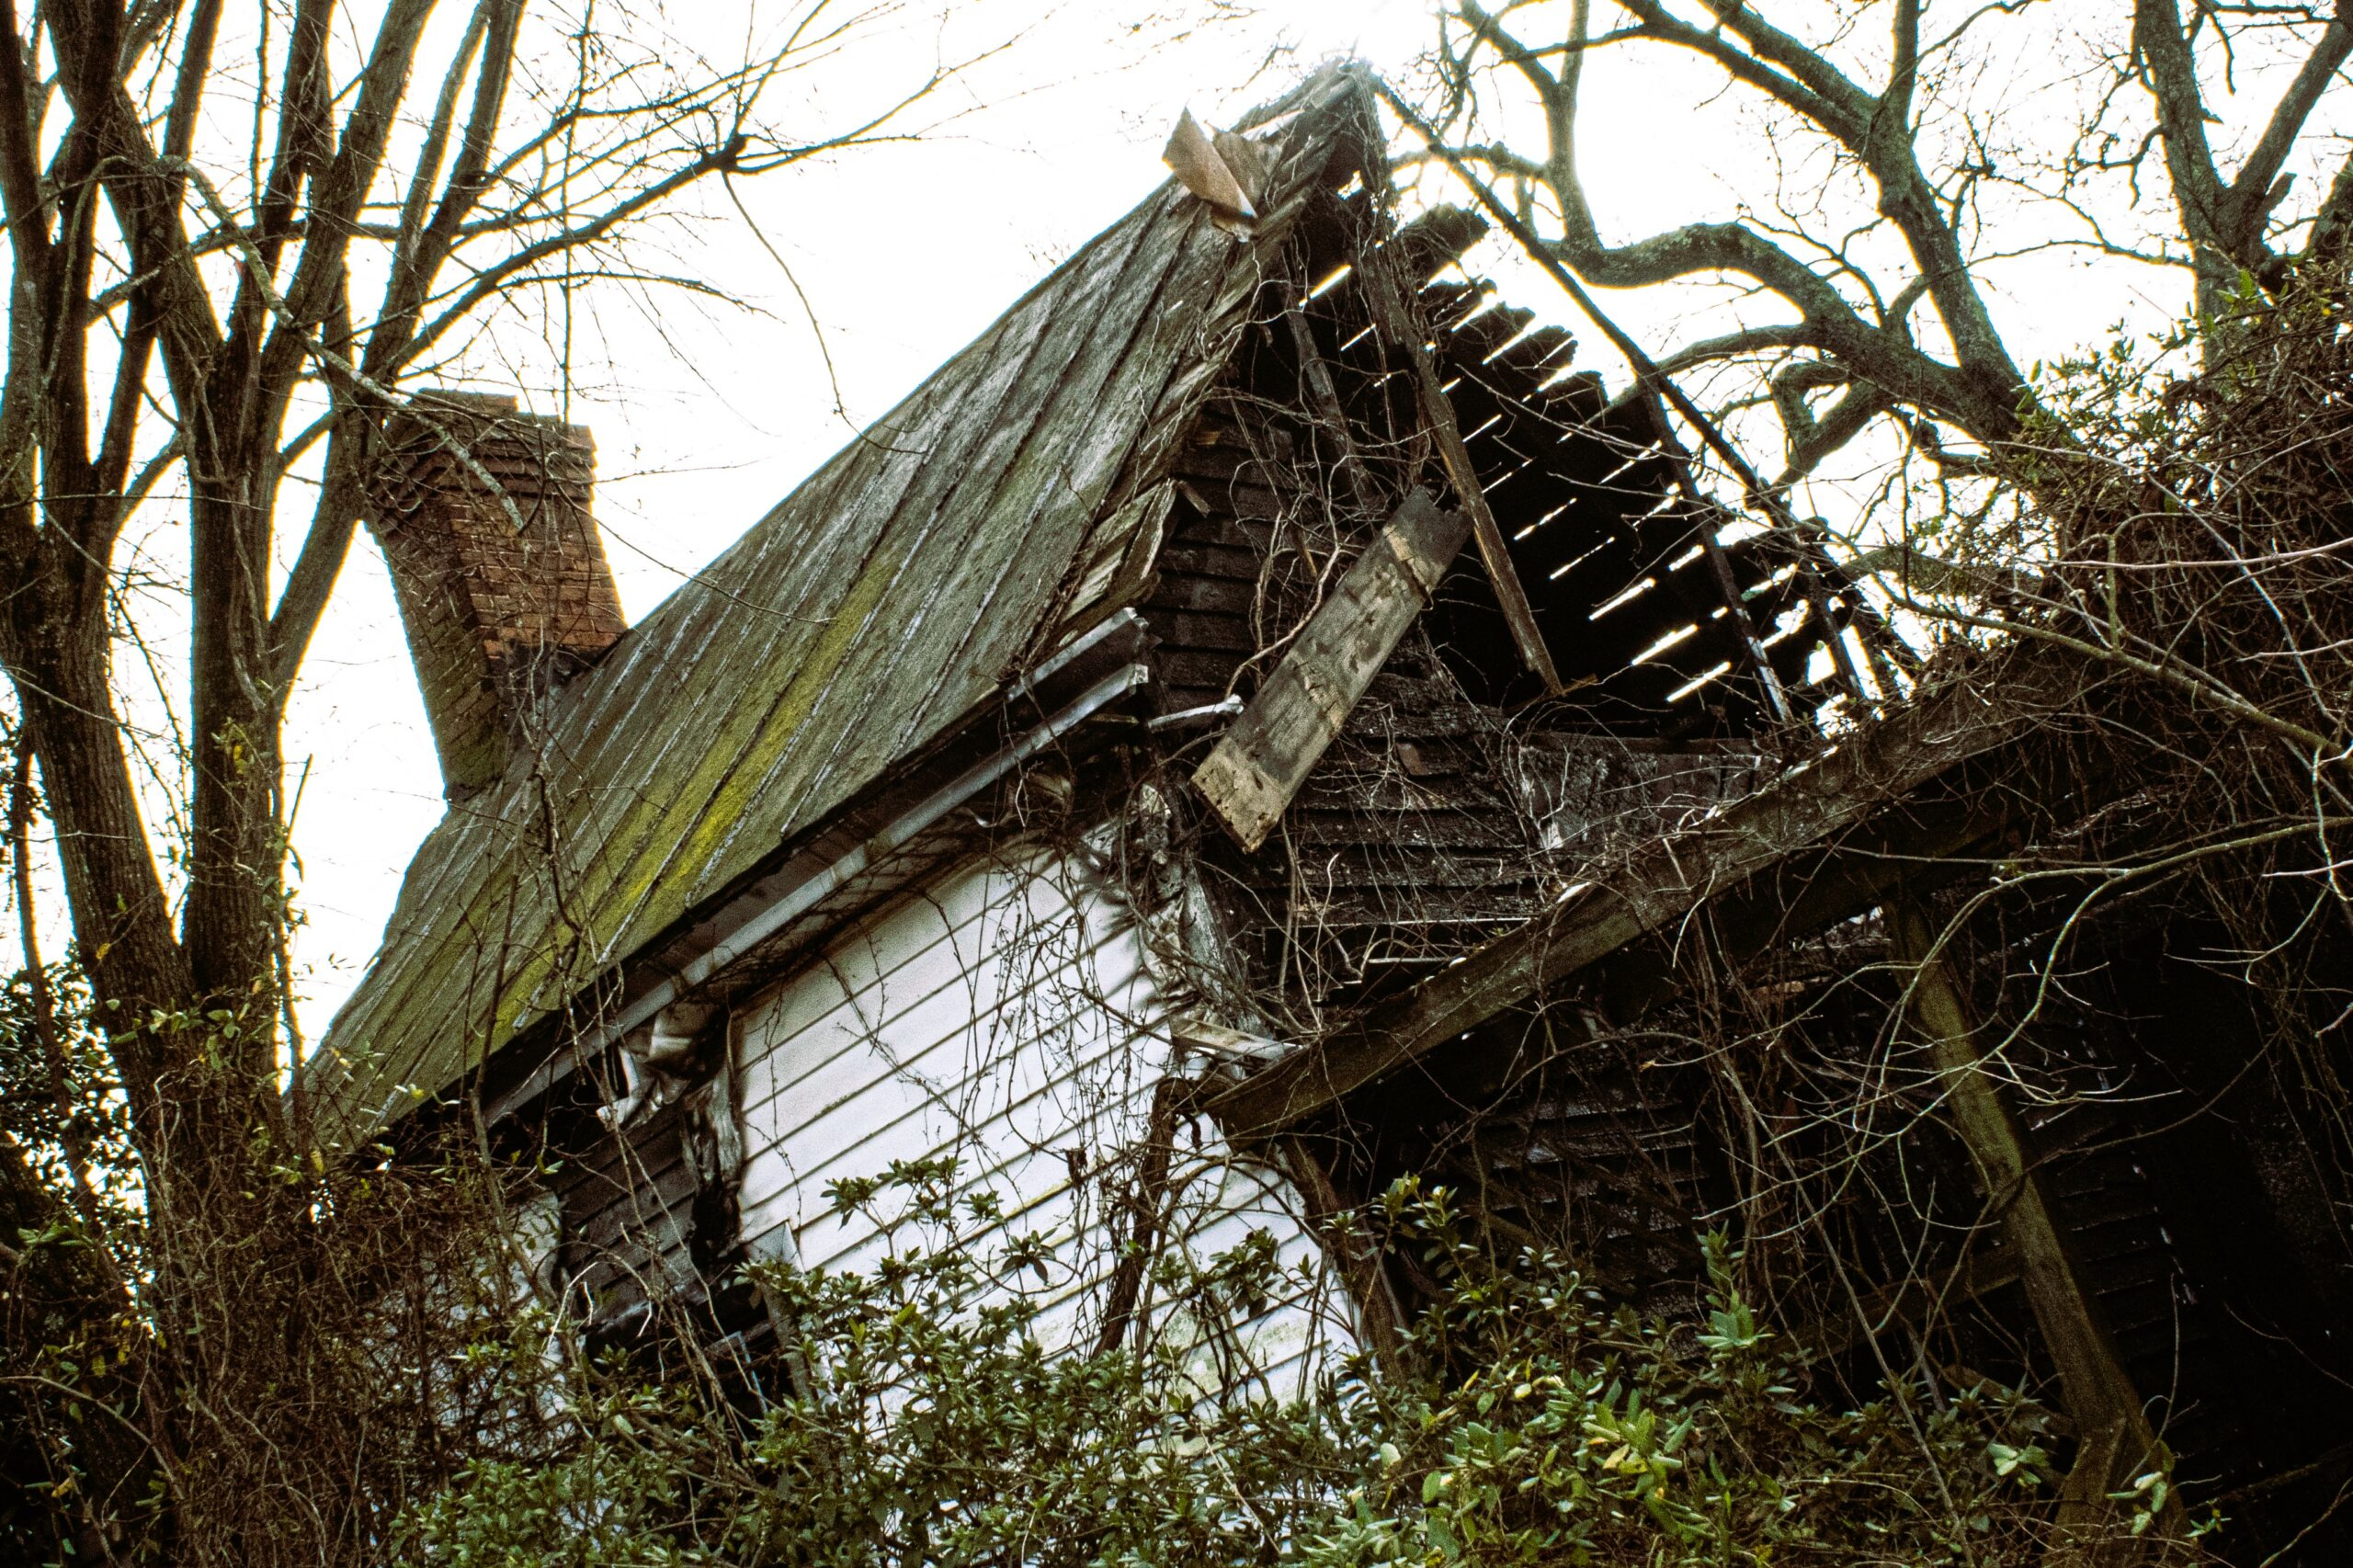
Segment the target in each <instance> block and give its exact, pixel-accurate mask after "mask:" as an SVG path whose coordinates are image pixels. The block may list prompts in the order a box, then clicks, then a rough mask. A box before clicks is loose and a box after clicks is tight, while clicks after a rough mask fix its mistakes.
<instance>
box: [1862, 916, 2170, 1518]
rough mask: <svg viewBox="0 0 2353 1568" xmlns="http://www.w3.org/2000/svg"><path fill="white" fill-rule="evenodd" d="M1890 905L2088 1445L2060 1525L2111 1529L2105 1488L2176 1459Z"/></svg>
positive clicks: (1931, 939)
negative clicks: (2153, 1421) (2152, 1422)
mask: <svg viewBox="0 0 2353 1568" xmlns="http://www.w3.org/2000/svg"><path fill="white" fill-rule="evenodd" d="M1884 908H1885V913H1886V916H1887V930H1888V951H1889V956H1890V957H1891V958H1893V960H1895V962H1896V963H1897V964H1898V965H1900V966H1902V967H1903V968H1905V969H1909V970H1910V971H1912V990H1911V1013H1912V1019H1913V1022H1914V1024H1915V1026H1916V1027H1917V1028H1918V1029H1919V1031H1920V1033H1921V1034H1922V1035H1923V1036H1924V1037H1925V1038H1926V1039H1927V1043H1928V1050H1929V1055H1930V1059H1931V1060H1932V1061H1933V1062H1935V1064H1936V1068H1937V1073H1938V1078H1939V1080H1940V1083H1941V1086H1942V1088H1943V1090H1944V1096H1945V1104H1946V1106H1947V1107H1948V1108H1949V1111H1950V1113H1951V1117H1952V1123H1953V1127H1954V1130H1955V1131H1958V1132H1959V1133H1960V1134H1961V1142H1963V1143H1965V1144H1967V1145H1968V1147H1969V1153H1970V1157H1971V1158H1972V1160H1974V1161H1975V1162H1976V1165H1977V1170H1978V1175H1979V1176H1980V1178H1981V1179H1982V1180H1983V1181H1984V1185H1985V1191H1986V1195H1987V1197H1988V1199H1990V1200H1991V1201H1992V1202H1993V1203H1995V1205H1996V1206H1997V1207H1999V1208H2000V1210H2001V1211H2002V1226H2003V1231H2004V1233H2005V1236H2006V1240H2007V1242H2008V1244H2009V1251H2010V1253H2011V1255H2012V1256H2015V1257H2016V1258H2017V1259H2018V1278H2019V1281H2020V1282H2021V1283H2022V1284H2023V1285H2024V1286H2025V1287H2026V1295H2027V1301H2028V1304H2029V1306H2031V1307H2032V1309H2033V1311H2034V1321H2035V1325H2036V1326H2037V1327H2038V1328H2040V1330H2041V1332H2042V1342H2043V1344H2044V1346H2046V1347H2048V1348H2049V1350H2050V1352H2051V1359H2052V1362H2053V1363H2054V1364H2055V1365H2056V1366H2057V1368H2058V1370H2059V1386H2060V1392H2061V1395H2062V1397H2063V1399H2064V1400H2065V1401H2066V1404H2067V1415H2068V1417H2069V1418H2070V1419H2071V1420H2073V1421H2074V1422H2075V1432H2076V1436H2077V1440H2078V1442H2079V1443H2080V1445H2081V1446H2080V1448H2079V1449H2078V1451H2077V1453H2076V1458H2075V1470H2074V1471H2073V1472H2071V1473H2070V1474H2069V1475H2068V1477H2067V1481H2066V1484H2065V1485H2064V1487H2063V1489H2062V1492H2061V1494H2060V1512H2059V1523H2060V1527H2061V1529H2062V1531H2063V1533H2064V1534H2066V1535H2069V1536H2074V1537H2079V1538H2080V1537H2082V1536H2085V1535H2095V1536H2097V1535H2104V1534H2106V1533H2107V1530H2106V1528H2105V1527H2106V1526H2107V1525H2108V1522H2109V1519H2110V1518H2111V1517H2112V1515H2113V1514H2114V1512H2115V1509H2116V1507H2117V1505H2116V1504H2115V1503H2114V1502H2112V1501H2111V1500H2110V1497H2109V1494H2111V1493H2116V1492H2121V1491H2124V1490H2127V1489H2129V1488H2130V1487H2131V1484H2132V1481H2133V1478H2134V1477H2136V1476H2138V1475H2142V1474H2144V1473H2146V1472H2148V1471H2170V1470H2171V1468H2172V1467H2171V1463H2170V1460H2169V1458H2168V1456H2167V1455H2166V1453H2165V1446H2164V1445H2163V1444H2162V1443H2161V1442H2160V1441H2159V1440H2158V1437H2157V1435H2156V1432H2155V1431H2154V1428H2152V1427H2151V1426H2150V1425H2149V1416H2148V1412H2147V1411H2146V1410H2145V1409H2144V1408H2143V1405H2142V1403H2141V1395H2140V1392H2139V1391H2138V1390H2137V1389H2135V1388H2134V1387H2133V1386H2132V1379H2131V1375H2130V1374H2129V1373H2127V1372H2126V1370H2125V1369H2124V1363H2123V1360H2122V1358H2120V1356H2119V1355H2118V1353H2117V1349H2116V1344H2115V1341H2114V1340H2113V1339H2111V1338H2110V1337H2109V1332H2108V1325H2107V1324H2105V1323H2104V1322H2102V1321H2101V1318H2100V1313H2099V1307H2098V1303H2097V1301H2095V1300H2094V1299H2093V1297H2092V1294H2091V1292H2090V1290H2088V1289H2086V1286H2085V1284H2084V1279H2083V1271H2082V1267H2081V1265H2080V1264H2079V1263H2078V1262H2077V1261H2076V1259H2075V1255H2074V1249H2073V1247H2072V1246H2071V1245H2070V1244H2069V1242H2068V1238H2067V1235H2066V1233H2065V1231H2064V1230H2063V1228H2062V1226H2061V1224H2060V1222H2059V1219H2058V1216H2057V1215H2056V1214H2055V1213H2054V1212H2053V1211H2052V1205H2051V1199H2050V1195H2049V1193H2048V1192H2047V1191H2046V1190H2045V1188H2044V1186H2043V1181H2042V1177H2041V1176H2040V1173H2039V1172H2038V1171H2037V1170H2036V1169H2035V1167H2034V1165H2033V1164H2032V1162H2031V1161H2030V1160H2029V1157H2028V1154H2027V1149H2026V1143H2025V1141H2024V1139H2023V1138H2021V1137H2020V1135H2019V1131H2018V1121H2017V1119H2016V1118H2015V1117H2013V1116H2012V1115H2011V1114H2010V1108H2009V1106H2008V1104H2007V1103H2006V1101H2005V1100H2004V1098H2003V1096H2002V1093H2001V1090H2000V1088H1999V1087H1998V1086H1997V1085H1996V1083H1995V1078H1994V1076H1993V1074H1989V1073H1988V1072H1987V1071H1986V1070H1985V1066H1984V1060H1983V1058H1981V1057H1980V1056H1979V1054H1978V1051H1977V1046H1976V1042H1975V1035H1976V1032H1977V1031H1976V1028H1975V1026H1974V1025H1973V1024H1972V1021H1971V1018H1970V1017H1969V1011H1968V1004H1967V1003H1966V1002H1965V1001H1963V999H1962V997H1961V991H1960V988H1959V987H1958V986H1957V985H1956V984H1955V983H1954V982H1953V978H1952V975H1951V972H1950V971H1949V970H1948V969H1947V967H1946V965H1945V963H1944V960H1942V959H1941V958H1940V957H1939V956H1938V954H1937V951H1936V932H1935V927H1934V926H1933V925H1931V923H1930V922H1929V919H1928V917H1927V912H1926V911H1924V910H1923V909H1922V908H1921V907H1920V905H1919V904H1917V903H1914V902H1911V901H1909V900H1906V899H1900V898H1899V899H1893V900H1890V901H1889V902H1888V903H1887V904H1886V905H1885V906H1884ZM2168 1480H2170V1478H2169V1477H2168ZM2164 1516H2165V1517H2164V1518H2163V1523H2164V1525H2165V1529H2164V1530H2163V1531H2162V1532H2161V1533H2162V1534H2163V1535H2165V1536H2168V1537H2173V1538H2176V1539H2178V1537H2179V1536H2180V1533H2181V1525H2182V1523H2183V1519H2182V1510H2181V1505H2180V1502H2179V1500H2178V1499H2177V1498H2176V1497H2173V1496H2171V1495H2168V1497H2167V1501H2166V1506H2165V1510H2164ZM2149 1544H2150V1546H2151V1547H2152V1548H2154V1546H2155V1544H2156V1543H2155V1542H2154V1541H2153V1542H2151V1543H2149ZM2091 1555H2093V1556H2094V1557H2096V1558H2097V1560H2099V1561H2103V1562H2131V1561H2141V1560H2143V1557H2144V1556H2146V1555H2153V1553H2147V1554H2143V1553H2137V1552H2134V1551H2129V1550H2120V1551H2095V1552H2094V1553H2092V1554H2091ZM2062 1560H2067V1561H2072V1560H2073V1559H2072V1558H2071V1557H2070V1558H2063V1559H2062Z"/></svg>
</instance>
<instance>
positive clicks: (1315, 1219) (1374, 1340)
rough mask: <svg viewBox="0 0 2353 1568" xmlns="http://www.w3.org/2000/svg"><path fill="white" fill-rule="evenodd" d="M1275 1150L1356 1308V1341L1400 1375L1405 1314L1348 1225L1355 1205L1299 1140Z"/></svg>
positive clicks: (1375, 1257) (1374, 1257)
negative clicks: (1287, 1169) (1280, 1156)
mask: <svg viewBox="0 0 2353 1568" xmlns="http://www.w3.org/2000/svg"><path fill="white" fill-rule="evenodd" d="M1276 1147H1277V1149H1278V1150H1279V1153H1281V1155H1282V1158H1283V1163H1284V1165H1286V1166H1287V1167H1288V1168H1289V1170H1290V1178H1291V1183H1292V1185H1293V1186H1294V1187H1297V1188H1298V1189H1299V1195H1300V1199H1301V1200H1302V1203H1303V1204H1304V1206H1305V1207H1306V1210H1307V1222H1308V1226H1309V1228H1310V1229H1312V1230H1313V1232H1314V1233H1315V1235H1316V1237H1317V1239H1318V1240H1319V1241H1321V1242H1322V1244H1323V1246H1324V1256H1325V1257H1326V1258H1328V1259H1330V1260H1331V1263H1332V1267H1333V1268H1334V1270H1335V1271H1336V1273H1338V1275H1339V1276H1340V1283H1341V1284H1342V1285H1343V1286H1345V1287H1346V1288H1347V1292H1348V1297H1349V1300H1350V1301H1351V1302H1352V1303H1353V1304H1354V1305H1355V1307H1356V1318H1357V1335H1358V1341H1359V1342H1360V1343H1361V1344H1362V1346H1363V1347H1364V1350H1365V1352H1366V1354H1368V1355H1370V1357H1371V1358H1373V1359H1374V1360H1375V1361H1376V1362H1378V1363H1379V1364H1380V1365H1381V1366H1383V1367H1385V1368H1388V1369H1392V1370H1398V1369H1402V1368H1403V1366H1404V1358H1405V1355H1406V1344H1405V1309H1404V1307H1403V1306H1402V1305H1400V1304H1399V1302H1398V1301H1397V1292H1396V1290H1394V1289H1393V1288H1392V1286H1391V1285H1390V1283H1389V1271H1388V1270H1387V1269H1386V1268H1385V1267H1382V1266H1381V1254H1380V1251H1379V1250H1378V1249H1377V1248H1374V1247H1371V1246H1370V1245H1368V1244H1367V1243H1366V1240H1365V1238H1364V1237H1363V1236H1361V1235H1359V1234H1358V1233H1356V1232H1355V1231H1354V1229H1353V1228H1352V1227H1351V1226H1350V1225H1349V1224H1348V1221H1347V1216H1348V1215H1349V1214H1350V1213H1351V1212H1352V1211H1353V1210H1355V1209H1356V1207H1357V1206H1356V1205H1355V1204H1352V1203H1350V1202H1348V1201H1347V1199H1346V1198H1345V1197H1344V1196H1343V1195H1342V1194H1341V1192H1340V1189H1339V1187H1337V1185H1336V1184H1335V1183H1334V1181H1333V1180H1332V1173H1331V1171H1330V1170H1329V1169H1327V1168H1326V1167H1325V1165H1324V1161H1323V1159H1322V1157H1321V1156H1319V1155H1318V1154H1317V1153H1315V1151H1314V1150H1313V1148H1311V1147H1310V1146H1309V1145H1308V1142H1307V1141H1306V1140H1305V1139H1303V1138H1283V1139H1279V1140H1278V1141H1277V1143H1276Z"/></svg>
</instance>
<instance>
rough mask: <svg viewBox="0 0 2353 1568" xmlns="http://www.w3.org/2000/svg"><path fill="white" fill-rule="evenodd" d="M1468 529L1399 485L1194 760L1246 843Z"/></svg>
mask: <svg viewBox="0 0 2353 1568" xmlns="http://www.w3.org/2000/svg"><path fill="white" fill-rule="evenodd" d="M1469 532H1470V523H1469V520H1468V519H1467V518H1465V517H1463V516H1462V515H1461V513H1460V512H1441V511H1439V510H1438V504H1437V503H1436V502H1434V501H1432V500H1431V499H1430V497H1429V495H1428V494H1427V492H1425V491H1420V490H1416V491H1415V492H1413V493H1412V494H1409V495H1407V496H1406V497H1405V500H1404V505H1402V506H1399V507H1398V508H1397V510H1396V512H1395V513H1394V514H1393V515H1392V517H1390V520H1389V524H1388V526H1387V527H1386V528H1382V529H1381V537H1380V538H1379V539H1377V540H1374V541H1373V543H1372V544H1371V546H1370V548H1368V549H1367V550H1366V551H1365V552H1364V553H1363V554H1362V555H1360V556H1358V557H1357V560H1356V562H1355V563H1354V564H1353V565H1351V566H1350V567H1349V568H1348V570H1347V573H1346V574H1344V575H1343V576H1342V577H1341V579H1340V583H1339V585H1338V586H1337V587H1336V588H1335V589H1334V590H1333V593H1332V597H1330V598H1329V599H1327V600H1325V601H1324V605H1323V607H1322V608H1319V609H1318V610H1316V612H1315V613H1314V614H1313V616H1311V617H1310V618H1309V619H1308V622H1307V625H1306V627H1305V629H1304V630H1302V631H1301V632H1300V634H1299V641H1298V642H1296V643H1294V644H1293V645H1292V647H1291V650H1290V653H1286V654H1284V655H1283V659H1282V662H1281V663H1280V664H1279V665H1276V666H1275V668H1274V670H1273V672H1272V673H1271V674H1269V675H1268V676H1267V679H1266V682H1265V684H1264V685H1262V686H1260V687H1259V688H1258V694H1257V696H1256V697H1254V698H1253V699H1251V701H1250V706H1249V707H1248V708H1246V709H1245V710H1243V713H1242V717H1241V718H1239V719H1237V720H1235V721H1234V723H1233V728H1232V729H1230V730H1228V731H1227V732H1226V733H1225V735H1224V738H1222V740H1220V741H1219V742H1218V744H1217V747H1216V749H1215V750H1213V751H1211V753H1210V755H1209V757H1208V759H1207V760H1206V761H1204V762H1203V763H1202V764H1201V766H1200V767H1199V768H1198V769H1196V770H1195V772H1194V774H1193V782H1194V784H1195V785H1196V786H1197V787H1199V790H1200V791H1201V793H1202V795H1203V796H1204V797H1205V798H1206V799H1207V800H1208V801H1209V802H1210V804H1211V806H1212V807H1213V808H1214V809H1215V810H1216V812H1217V813H1218V816H1219V817H1220V819H1221V820H1222V821H1223V822H1224V824H1225V826H1226V830H1227V831H1228V832H1229V833H1231V834H1232V835H1233V837H1234V841H1235V842H1236V843H1238V844H1240V845H1241V846H1242V847H1243V848H1244V849H1245V850H1252V849H1256V848H1257V847H1258V846H1259V845H1261V844H1264V843H1265V842H1266V841H1267V834H1268V833H1269V832H1270V831H1272V830H1273V828H1274V825H1275V824H1276V823H1277V822H1279V821H1280V820H1281V818H1282V814H1283V811H1284V809H1285V808H1286V807H1288V806H1289V805H1290V801H1291V797H1292V796H1294V795H1296V794H1297V793H1298V792H1299V788H1300V786H1301V785H1302V784H1303V783H1305V782H1306V781H1307V775H1308V771H1309V770H1310V769H1311V768H1313V767H1314V766H1315V763H1316V760H1317V759H1318V758H1319V757H1321V756H1323V755H1324V748H1325V747H1326V746H1329V745H1330V744H1332V742H1333V739H1334V738H1335V737H1336V736H1337V735H1338V734H1339V733H1340V729H1341V726H1342V725H1344V724H1346V723H1347V718H1348V714H1349V713H1350V712H1351V711H1352V710H1354V709H1355V707H1356V705H1357V700H1358V699H1359V698H1361V697H1362V696H1363V695H1364V692H1365V688H1366V687H1368V686H1370V685H1371V684H1372V677H1373V676H1375V675H1377V674H1379V673H1380V670H1381V665H1382V664H1383V663H1384V662H1386V661H1387V659H1388V657H1389V655H1390V653H1391V652H1392V650H1393V649H1394V648H1395V647H1396V646H1397V641H1398V639H1399V638H1401V637H1403V636H1404V634H1405V629H1406V628H1407V627H1409V626H1411V625H1412V624H1413V623H1414V618H1415V616H1417V615H1419V614H1420V613H1421V612H1422V610H1423V608H1425V607H1426V606H1427V605H1428V603H1429V601H1430V595H1431V593H1432V591H1434V590H1435V589H1436V588H1437V586H1438V580H1439V578H1441V577H1442V576H1443V575H1444V574H1445V573H1446V568H1447V565H1448V563H1449V562H1451V561H1452V560H1453V559H1454V557H1455V555H1456V554H1457V553H1458V552H1460V551H1461V549H1462V543H1463V540H1464V538H1465V536H1466V535H1467V534H1468V533H1469Z"/></svg>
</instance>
